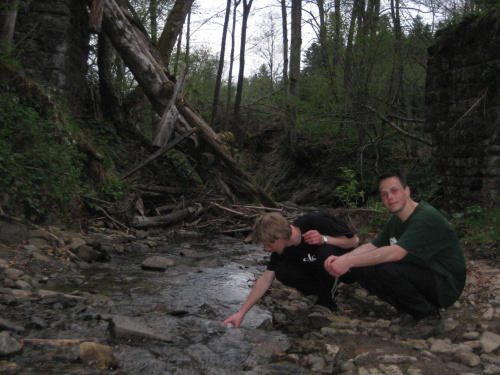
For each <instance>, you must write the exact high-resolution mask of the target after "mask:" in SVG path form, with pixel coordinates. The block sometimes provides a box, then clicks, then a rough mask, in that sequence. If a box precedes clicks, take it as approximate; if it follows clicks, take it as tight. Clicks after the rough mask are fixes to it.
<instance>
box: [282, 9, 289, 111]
mask: <svg viewBox="0 0 500 375" xmlns="http://www.w3.org/2000/svg"><path fill="white" fill-rule="evenodd" d="M287 18H288V17H287V12H286V0H281V22H282V27H283V104H284V107H285V108H287V106H288V89H289V88H288V85H289V81H288V24H287Z"/></svg>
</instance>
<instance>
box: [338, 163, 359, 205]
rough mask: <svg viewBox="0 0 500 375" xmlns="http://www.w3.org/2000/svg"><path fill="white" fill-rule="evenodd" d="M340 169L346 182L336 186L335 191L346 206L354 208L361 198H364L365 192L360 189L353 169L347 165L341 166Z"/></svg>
mask: <svg viewBox="0 0 500 375" xmlns="http://www.w3.org/2000/svg"><path fill="white" fill-rule="evenodd" d="M339 169H340V170H341V172H342V180H343V181H344V183H343V184H342V185H339V186H337V187H336V188H335V193H336V194H337V196H338V197H339V199H340V201H341V202H342V204H343V205H344V207H348V208H354V207H356V206H357V205H358V202H359V201H360V200H361V201H362V200H363V198H364V195H365V194H364V192H363V191H362V190H358V181H357V180H356V178H355V177H356V174H355V173H354V171H353V170H351V169H349V168H346V167H339Z"/></svg>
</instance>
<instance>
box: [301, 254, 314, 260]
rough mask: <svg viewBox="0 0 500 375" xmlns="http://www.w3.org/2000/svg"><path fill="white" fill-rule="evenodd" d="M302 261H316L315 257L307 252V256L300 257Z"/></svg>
mask: <svg viewBox="0 0 500 375" xmlns="http://www.w3.org/2000/svg"><path fill="white" fill-rule="evenodd" d="M302 261H303V262H316V257H315V256H314V255H311V254H307V257H305V258H304V259H302Z"/></svg>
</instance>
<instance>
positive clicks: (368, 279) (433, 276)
mask: <svg viewBox="0 0 500 375" xmlns="http://www.w3.org/2000/svg"><path fill="white" fill-rule="evenodd" d="M378 187H379V191H380V194H381V197H382V201H383V203H384V205H385V207H387V209H388V210H389V211H390V212H392V213H393V214H394V216H392V217H391V219H389V221H388V222H387V223H386V224H385V226H384V228H383V229H382V231H381V232H380V233H379V235H378V236H377V237H376V238H375V239H374V240H373V242H371V243H367V244H364V245H362V246H359V247H358V248H356V249H354V250H352V251H351V252H349V253H347V254H345V255H342V256H339V257H336V256H330V257H329V258H327V260H326V261H325V263H324V266H325V269H326V270H327V271H328V272H329V273H330V274H331V275H333V276H336V277H340V276H341V275H343V274H345V273H346V272H348V271H350V272H351V274H352V276H354V278H355V279H356V281H357V282H358V283H359V284H360V285H361V286H363V287H364V288H365V289H366V290H368V291H369V292H370V293H372V294H375V295H376V296H378V297H379V298H381V299H382V300H384V301H386V302H388V303H389V304H391V305H392V306H394V307H395V308H396V309H397V310H398V311H399V312H400V313H401V315H402V317H401V320H400V326H401V332H400V336H401V337H402V338H403V339H423V338H427V337H429V336H431V335H435V334H437V333H440V332H441V331H442V330H443V328H444V324H443V321H442V319H441V316H440V313H439V308H446V307H448V306H450V305H451V304H453V303H454V302H455V301H457V300H458V298H459V297H460V295H461V293H462V291H463V289H464V286H465V279H466V275H467V270H466V264H465V256H464V252H463V250H462V247H461V246H460V242H459V240H458V237H457V235H456V233H455V232H454V231H453V229H452V228H451V226H450V224H449V223H448V222H447V221H446V219H445V218H444V217H443V216H442V215H441V214H440V213H439V212H438V211H437V210H436V209H434V208H433V207H432V206H430V205H429V204H427V203H424V202H421V203H417V202H415V201H413V200H412V199H411V198H410V188H409V187H408V185H407V183H406V179H405V177H404V176H403V175H401V174H400V173H398V172H389V173H386V174H384V175H381V176H379V178H378Z"/></svg>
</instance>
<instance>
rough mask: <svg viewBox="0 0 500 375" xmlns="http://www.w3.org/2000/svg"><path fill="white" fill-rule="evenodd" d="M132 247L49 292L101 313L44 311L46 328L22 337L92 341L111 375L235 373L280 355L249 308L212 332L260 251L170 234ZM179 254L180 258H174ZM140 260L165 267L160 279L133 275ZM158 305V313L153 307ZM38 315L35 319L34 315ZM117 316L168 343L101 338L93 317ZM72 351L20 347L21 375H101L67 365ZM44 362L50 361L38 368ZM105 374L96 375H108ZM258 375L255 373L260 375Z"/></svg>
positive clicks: (282, 343) (243, 292)
mask: <svg viewBox="0 0 500 375" xmlns="http://www.w3.org/2000/svg"><path fill="white" fill-rule="evenodd" d="M157 245H158V246H156V247H152V248H150V247H148V246H141V247H138V248H139V249H140V250H139V251H135V252H133V253H127V254H126V255H120V256H117V255H115V256H113V257H112V259H111V260H110V261H109V262H106V263H94V264H91V265H89V266H88V267H87V268H85V269H84V270H82V276H81V283H80V285H78V286H77V287H76V288H75V287H74V286H65V287H60V286H59V287H54V288H52V289H53V290H55V291H59V292H64V293H75V291H77V290H78V291H80V292H91V293H94V294H96V295H97V294H98V295H103V296H105V297H108V298H109V299H111V300H112V301H113V304H111V303H102V304H101V306H95V305H94V306H88V305H86V304H76V305H75V306H71V307H69V308H63V307H60V309H59V311H58V310H57V309H54V307H51V308H50V310H48V311H44V312H43V314H44V316H45V317H49V316H51V317H52V318H51V319H49V320H51V321H52V323H51V324H50V325H48V326H47V328H44V329H42V330H37V331H36V332H34V331H32V332H31V333H30V335H31V336H34V335H36V337H38V338H45V339H49V338H58V339H64V338H66V339H81V338H85V339H88V338H93V339H95V340H96V341H97V342H98V343H100V344H103V345H109V346H110V347H111V348H112V350H113V354H114V355H115V357H116V358H117V360H118V364H119V366H118V368H117V369H116V370H114V371H115V373H117V374H118V373H119V374H178V375H180V374H218V375H223V374H239V373H240V372H241V371H244V370H245V369H247V370H248V369H250V368H253V367H254V366H258V365H260V364H265V363H268V361H269V356H270V355H271V352H273V351H277V350H279V349H280V348H281V349H286V347H287V345H288V339H287V337H286V336H285V335H283V334H282V333H279V332H275V331H265V330H261V329H256V328H257V327H258V326H259V325H260V324H261V323H262V322H264V321H265V320H266V319H269V318H271V314H270V312H269V311H266V310H264V309H262V308H261V307H259V306H258V305H256V306H254V307H253V308H252V309H251V310H250V312H249V313H248V314H247V316H246V317H245V319H244V321H243V324H242V325H241V327H240V328H234V327H226V326H222V325H221V322H222V321H223V320H224V319H225V318H226V317H228V316H230V315H231V314H233V313H235V312H236V311H237V310H238V309H239V307H240V306H241V304H242V303H243V302H244V300H245V299H246V297H247V296H248V294H249V292H250V290H251V287H252V286H253V283H254V281H255V279H256V277H258V276H259V275H260V274H261V273H262V272H263V271H264V269H265V258H266V256H268V255H269V254H268V253H266V252H265V251H264V250H263V248H262V247H261V246H256V245H251V244H245V243H243V241H241V240H236V239H233V238H230V237H223V236H221V237H202V236H196V235H184V236H179V235H177V236H176V237H175V239H174V241H169V242H168V243H167V242H162V241H158V242H157ZM183 249H184V250H186V249H188V250H189V251H184V253H185V254H186V255H184V256H183V255H181V252H182V250H183ZM150 256H162V257H166V258H169V259H172V260H174V261H175V265H174V266H172V267H169V268H168V269H167V271H165V272H158V271H151V270H143V269H142V268H141V263H142V261H143V260H144V259H146V258H148V257H150ZM158 306H161V307H162V308H158ZM40 313H42V312H40ZM110 314H117V315H123V316H126V317H128V318H131V319H133V320H134V321H137V322H139V323H141V324H144V325H147V326H148V327H150V328H151V329H152V330H153V331H154V332H156V333H158V334H161V335H165V336H167V337H169V338H171V342H158V341H154V340H141V341H139V342H137V341H129V342H123V341H120V340H117V339H115V338H113V337H112V335H110V332H109V330H108V324H109V323H108V322H107V321H106V319H103V318H102V317H104V316H106V315H110ZM77 349H78V345H76V346H74V347H67V348H40V347H35V348H29V347H26V348H25V350H24V354H23V362H24V363H23V364H22V365H23V368H24V369H25V371H24V372H23V373H26V374H28V373H29V374H45V373H46V374H95V373H101V372H100V371H101V370H96V369H93V368H91V367H88V366H84V365H82V364H81V363H78V361H75V360H74V358H75V357H74V352H75V351H76V350H77ZM44 358H50V359H51V360H50V361H45V360H44ZM108 371H109V370H105V372H108ZM261 373H262V372H261Z"/></svg>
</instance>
